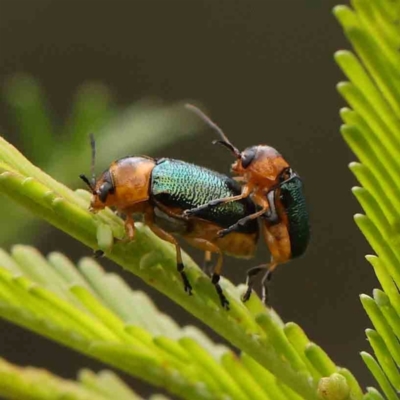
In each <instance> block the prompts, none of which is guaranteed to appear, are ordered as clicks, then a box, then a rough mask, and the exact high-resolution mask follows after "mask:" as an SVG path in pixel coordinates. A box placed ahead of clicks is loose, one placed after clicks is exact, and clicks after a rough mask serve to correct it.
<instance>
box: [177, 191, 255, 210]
mask: <svg viewBox="0 0 400 400" xmlns="http://www.w3.org/2000/svg"><path fill="white" fill-rule="evenodd" d="M252 190H253V186H252V185H249V184H247V185H244V186H243V188H242V193H241V194H239V195H237V196H231V197H223V198H221V199H215V200H211V201H210V202H208V203H206V204H203V205H201V206H199V207H195V208H192V209H190V210H185V211H184V212H183V215H185V216H191V215H195V214H197V213H199V212H201V211H204V210H207V209H209V208H211V207H215V206H217V205H219V204H224V203H230V202H232V201H238V200H242V199H245V198H246V197H248V196H249V195H250V193H251V191H252Z"/></svg>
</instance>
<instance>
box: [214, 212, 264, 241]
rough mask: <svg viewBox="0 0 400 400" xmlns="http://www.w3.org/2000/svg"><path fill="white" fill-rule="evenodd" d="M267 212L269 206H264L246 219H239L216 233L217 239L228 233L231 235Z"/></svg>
mask: <svg viewBox="0 0 400 400" xmlns="http://www.w3.org/2000/svg"><path fill="white" fill-rule="evenodd" d="M268 210H269V205H267V206H264V207H263V208H262V209H261V210H260V211H257V212H256V213H254V214H250V215H248V216H247V217H244V218H242V219H239V221H238V222H236V223H235V224H233V225H231V226H230V227H229V228H226V229H221V230H220V231H218V233H217V235H218V237H224V236H226V235H227V234H228V233H231V232H234V231H237V230H239V228H240V227H242V226H244V225H246V224H247V223H248V222H249V221H251V220H252V219H256V218H258V217H261V215H263V214H265V213H266V212H267V211H268Z"/></svg>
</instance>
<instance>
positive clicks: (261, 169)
mask: <svg viewBox="0 0 400 400" xmlns="http://www.w3.org/2000/svg"><path fill="white" fill-rule="evenodd" d="M186 108H187V109H189V110H191V111H193V112H194V113H196V114H197V115H198V116H199V117H200V118H202V119H203V120H204V121H205V122H206V123H207V124H208V125H210V126H211V127H212V128H213V129H214V130H215V131H216V132H217V133H218V134H219V136H220V137H221V139H220V140H214V141H213V143H218V144H220V145H222V146H224V147H226V148H227V149H228V150H230V151H231V152H232V153H233V155H234V156H235V157H236V158H237V160H236V161H235V162H234V163H233V164H232V167H231V170H232V172H234V173H235V174H237V175H239V176H242V177H243V180H244V181H246V182H250V181H251V182H252V183H253V184H254V185H257V186H260V187H273V186H275V185H277V184H279V183H280V176H281V175H282V173H284V171H285V170H287V169H288V168H289V164H288V163H287V161H286V160H285V159H284V158H283V157H282V155H281V154H280V153H279V152H278V151H277V150H276V149H274V148H273V147H271V146H267V145H258V146H251V147H247V148H246V149H245V150H243V151H242V152H241V151H239V150H238V148H237V147H235V146H234V145H233V144H232V143H231V142H230V140H229V139H228V138H227V136H226V135H225V133H224V132H223V131H222V129H221V128H220V127H219V126H218V125H217V124H216V123H215V122H213V121H212V120H211V119H210V118H209V117H208V116H207V115H205V114H204V113H203V112H202V111H201V110H200V109H198V108H197V107H195V106H192V105H190V104H187V105H186Z"/></svg>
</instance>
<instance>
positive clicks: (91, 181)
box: [79, 133, 96, 194]
mask: <svg viewBox="0 0 400 400" xmlns="http://www.w3.org/2000/svg"><path fill="white" fill-rule="evenodd" d="M89 138H90V147H91V149H92V161H91V166H90V173H91V175H92V176H91V178H90V179H89V178H88V177H87V176H86V175H84V174H81V175H79V178H81V179H82V180H83V182H85V183H86V185H87V186H88V187H89V189H90V190H91V192H92V194H96V190H95V187H96V174H95V171H94V167H95V160H96V142H95V140H94V135H93V133H91V134H90V135H89Z"/></svg>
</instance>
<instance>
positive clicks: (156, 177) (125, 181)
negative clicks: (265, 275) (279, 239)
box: [82, 157, 259, 308]
mask: <svg viewBox="0 0 400 400" xmlns="http://www.w3.org/2000/svg"><path fill="white" fill-rule="evenodd" d="M82 179H83V180H84V181H85V182H86V183H87V184H88V186H89V187H90V189H91V190H92V193H93V197H92V202H91V209H92V211H94V212H96V211H99V210H101V209H103V208H105V207H106V206H109V207H113V208H115V209H116V210H117V211H119V212H120V213H121V214H124V215H125V228H126V232H127V236H128V238H129V239H130V240H134V237H135V225H134V220H133V216H134V215H135V214H138V213H140V214H142V215H143V216H144V223H145V224H146V225H147V226H148V227H149V228H150V229H151V230H152V231H153V232H154V233H155V234H156V235H157V236H158V237H159V238H161V239H163V240H165V241H167V242H169V243H171V244H173V245H175V248H176V262H177V269H178V271H179V273H180V274H181V276H182V280H183V283H184V289H185V291H187V292H188V293H191V291H192V287H191V284H190V282H189V280H188V278H187V276H186V274H185V271H184V266H183V263H182V256H181V250H180V245H179V243H178V242H177V241H176V239H175V237H174V235H177V234H178V235H180V236H182V237H183V238H184V239H185V240H186V241H187V242H188V243H189V244H191V245H192V246H194V247H196V248H198V249H201V250H203V251H204V252H205V254H206V261H208V262H210V261H211V253H214V254H217V255H218V259H217V261H216V264H215V267H214V269H213V275H212V283H213V284H214V285H215V288H216V290H217V293H218V295H219V298H220V301H221V304H222V306H223V307H225V308H229V302H228V300H227V299H226V297H225V296H224V294H223V292H222V289H221V287H220V286H219V283H218V282H219V277H220V273H221V269H222V261H223V258H222V254H223V253H225V254H229V255H232V256H234V257H242V258H250V257H252V256H253V254H254V252H255V249H256V246H257V240H258V232H259V230H258V224H257V221H249V222H248V223H246V224H244V225H243V226H241V227H240V228H239V229H237V231H236V232H234V233H232V234H231V235H228V236H226V237H219V236H218V232H219V231H221V230H223V229H225V228H228V227H229V226H230V225H232V224H233V223H235V222H236V221H237V220H238V219H241V218H245V217H246V215H248V214H249V213H250V214H251V213H254V212H255V208H256V207H255V205H254V203H253V202H252V201H251V200H250V199H243V200H239V201H237V202H231V203H229V204H224V205H220V206H217V207H215V208H211V209H209V210H204V212H201V213H200V214H199V215H196V216H194V217H185V216H183V212H184V211H185V210H188V209H191V208H194V207H197V206H199V205H200V204H203V202H212V200H214V199H215V198H219V197H220V196H235V195H239V194H240V192H241V187H240V185H239V184H238V183H237V182H236V181H235V180H233V179H232V178H229V177H227V176H225V175H222V174H219V173H217V172H214V171H211V170H209V169H207V168H203V167H199V166H197V165H194V164H190V163H186V162H183V161H179V160H173V159H168V158H162V159H153V158H150V157H125V158H121V159H120V160H117V161H115V162H113V163H112V164H111V165H110V167H109V168H108V169H107V170H106V171H105V172H104V173H103V174H102V175H101V176H100V177H99V178H98V179H96V180H94V181H93V182H91V181H90V180H89V179H88V178H86V177H84V176H82Z"/></svg>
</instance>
